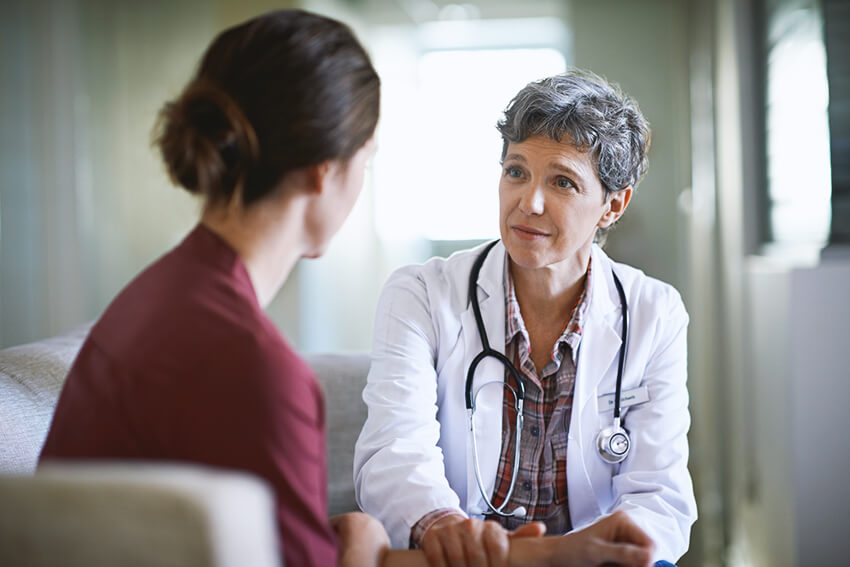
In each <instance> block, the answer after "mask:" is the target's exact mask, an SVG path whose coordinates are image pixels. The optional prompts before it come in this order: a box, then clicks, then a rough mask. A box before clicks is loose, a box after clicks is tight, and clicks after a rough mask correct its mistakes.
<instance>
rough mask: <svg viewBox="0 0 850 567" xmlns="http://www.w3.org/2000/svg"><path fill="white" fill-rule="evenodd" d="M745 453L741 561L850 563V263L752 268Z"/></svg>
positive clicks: (753, 264) (754, 261)
mask: <svg viewBox="0 0 850 567" xmlns="http://www.w3.org/2000/svg"><path fill="white" fill-rule="evenodd" d="M748 275H749V281H750V286H749V299H750V301H749V304H750V310H749V312H748V316H749V319H750V321H752V325H751V334H750V335H749V337H748V339H749V340H748V344H747V347H748V349H747V352H748V358H749V360H748V365H747V367H748V369H749V373H750V379H751V380H752V383H753V389H752V394H751V395H750V396H748V399H746V400H745V405H746V407H747V413H748V420H747V422H746V425H747V428H746V429H745V430H744V431H741V432H740V434H741V435H744V436H748V437H750V439H748V441H747V443H746V445H747V446H748V447H749V448H750V450H751V451H752V452H753V454H752V455H742V458H746V459H748V460H749V471H748V476H749V479H748V481H749V483H750V484H751V486H752V490H750V491H749V494H748V498H747V499H746V500H745V501H744V502H743V503H742V506H741V507H740V516H739V518H738V520H739V526H740V528H741V531H740V533H739V534H738V535H737V537H736V541H735V554H734V557H735V558H736V559H737V560H738V561H740V562H741V563H742V564H752V565H756V566H762V565H764V566H768V565H770V566H779V567H781V566H785V565H788V566H791V565H840V564H843V563H845V562H846V561H847V557H850V538H848V537H847V526H850V490H848V489H847V483H846V476H847V471H848V470H850V443H848V441H847V438H846V435H845V433H844V432H846V431H848V430H850V417H849V416H850V413H848V411H847V400H848V399H850V370H848V367H849V366H848V365H849V364H850V351H848V344H850V343H848V337H850V300H848V298H847V291H848V290H850V258H848V257H847V255H846V254H845V257H844V258H843V259H832V260H830V259H827V260H825V261H823V262H821V263H820V264H819V265H817V266H814V267H809V268H795V267H789V266H787V265H782V264H780V263H778V262H777V261H776V260H771V259H767V258H751V259H750V261H749V263H748Z"/></svg>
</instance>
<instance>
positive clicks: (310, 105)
mask: <svg viewBox="0 0 850 567" xmlns="http://www.w3.org/2000/svg"><path fill="white" fill-rule="evenodd" d="M379 90H380V82H379V79H378V75H377V73H375V70H374V68H373V67H372V64H371V63H370V61H369V57H368V55H367V54H366V52H365V50H364V49H363V47H362V46H361V45H360V44H359V43H358V41H357V39H356V38H355V37H354V35H353V34H352V32H351V30H349V29H348V27H346V26H345V25H343V24H341V23H339V22H337V21H334V20H331V19H329V18H325V17H322V16H318V15H315V14H310V13H307V12H303V11H300V10H284V11H279V12H272V13H269V14H265V15H263V16H259V17H257V18H254V19H252V20H249V21H247V22H245V23H243V24H241V25H238V26H235V27H233V28H230V29H228V30H225V31H224V32H222V33H221V34H220V35H219V36H218V37H217V38H216V39H215V41H213V43H212V45H210V47H209V48H208V49H207V52H206V54H205V55H204V57H203V59H202V60H201V64H200V67H199V69H198V72H197V75H196V76H195V78H194V79H193V80H192V81H190V82H189V84H188V85H187V86H186V88H185V90H184V91H183V93H182V94H181V95H180V97H179V98H178V99H177V100H175V101H173V102H170V103H168V104H166V105H165V107H164V108H163V109H162V111H161V113H160V122H159V125H158V131H157V138H156V143H157V144H158V145H159V148H160V150H161V152H162V157H163V160H164V161H165V164H166V167H167V169H168V173H169V175H170V176H171V178H172V179H173V180H174V181H175V182H176V183H178V184H179V185H181V186H182V187H184V188H185V189H186V190H188V191H189V192H191V193H198V194H202V195H204V196H206V198H207V200H208V202H227V201H229V200H230V198H231V197H232V195H233V194H234V192H235V191H236V190H237V188H238V187H241V191H242V194H241V196H242V203H243V204H244V205H245V206H247V205H250V204H252V203H254V202H256V201H259V200H261V199H262V198H263V197H265V196H266V195H268V194H269V193H271V192H272V191H273V190H274V189H275V188H276V187H277V186H278V184H279V183H280V181H281V179H282V178H283V177H284V176H285V175H286V174H287V173H289V172H291V171H293V170H296V169H299V168H302V167H306V166H311V165H318V164H320V163H323V162H325V161H329V160H347V159H348V158H350V157H351V156H352V155H354V154H355V153H356V151H357V150H358V149H359V148H360V147H361V146H362V145H363V144H364V143H366V142H367V141H368V140H369V138H371V137H372V134H373V133H374V131H375V126H376V124H377V121H378V110H379V96H380V95H379Z"/></svg>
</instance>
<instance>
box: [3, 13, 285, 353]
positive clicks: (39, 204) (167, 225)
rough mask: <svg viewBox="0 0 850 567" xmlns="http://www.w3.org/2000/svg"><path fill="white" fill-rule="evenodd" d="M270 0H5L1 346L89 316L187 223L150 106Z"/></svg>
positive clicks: (190, 216)
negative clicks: (224, 34)
mask: <svg viewBox="0 0 850 567" xmlns="http://www.w3.org/2000/svg"><path fill="white" fill-rule="evenodd" d="M272 5H274V6H277V7H280V5H281V3H279V2H264V1H260V0H255V1H254V2H241V3H240V4H239V5H238V7H237V5H235V4H232V3H228V2H225V1H223V0H222V1H220V2H206V1H202V0H187V1H182V2H168V1H164V0H154V1H150V2H144V3H139V2H131V1H115V2H112V1H106V0H54V1H46V0H36V1H31V2H27V1H10V2H3V4H2V8H0V10H2V17H0V41H2V44H0V47H1V48H0V61H2V64H1V65H0V73H2V75H0V85H2V97H0V118H2V121H0V122H1V123H2V138H0V139H2V149H0V176H2V177H0V346H8V345H11V344H17V343H22V342H25V341H29V340H34V339H36V338H39V337H44V336H48V335H52V334H56V333H60V332H62V331H65V330H67V329H69V328H71V327H73V326H75V325H77V324H79V323H81V322H84V321H87V320H91V319H94V318H96V317H97V316H98V315H99V313H100V312H101V311H102V310H103V309H104V308H105V307H106V305H107V304H108V302H109V300H110V299H111V298H112V297H113V296H114V295H115V293H117V291H118V290H120V289H121V287H123V286H124V285H125V284H126V283H127V281H129V279H130V278H131V277H133V275H135V274H136V273H137V272H138V271H139V270H140V269H141V268H142V267H144V266H145V265H147V264H148V263H149V262H151V261H152V260H153V259H155V258H156V257H157V256H159V255H160V254H162V253H163V252H165V251H166V250H168V249H169V248H171V247H172V246H173V245H174V244H176V243H177V242H178V241H179V240H180V239H181V238H182V236H183V235H184V234H185V233H186V232H187V231H188V230H189V229H190V228H191V226H192V225H193V224H194V223H195V221H196V219H197V216H198V204H197V203H196V202H195V201H194V200H193V199H192V198H190V196H189V195H188V194H185V193H184V192H182V191H181V190H179V189H176V188H174V187H173V186H172V185H171V184H170V182H169V181H168V179H167V177H166V175H165V173H164V171H163V168H162V166H161V164H160V160H159V158H158V156H157V154H156V152H155V151H154V149H153V148H152V147H151V144H150V140H151V133H152V130H153V125H154V121H155V118H156V114H157V111H158V110H159V108H160V107H161V106H162V104H163V103H164V102H165V101H166V100H169V99H170V98H173V97H175V96H176V95H177V94H178V93H179V91H180V89H181V88H182V86H183V85H184V83H185V81H186V80H187V79H188V77H189V76H190V75H191V73H192V71H193V69H194V67H195V65H196V63H197V61H198V59H199V57H200V55H201V53H202V50H203V49H204V48H205V47H206V45H207V44H208V43H209V41H210V40H211V38H212V37H213V36H214V34H215V33H216V32H217V31H218V30H219V29H221V28H222V27H224V26H225V25H228V24H230V23H233V22H235V21H238V20H242V19H244V18H245V17H247V16H249V15H253V14H256V13H258V12H260V11H262V10H265V9H268V8H269V7H271V6H272ZM289 295H290V294H288V293H284V294H283V297H282V300H281V304H286V299H287V297H288V296H289Z"/></svg>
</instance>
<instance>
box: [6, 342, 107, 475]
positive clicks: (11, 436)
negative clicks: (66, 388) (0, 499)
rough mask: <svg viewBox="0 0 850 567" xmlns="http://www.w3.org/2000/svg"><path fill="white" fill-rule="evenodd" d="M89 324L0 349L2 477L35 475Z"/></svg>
mask: <svg viewBox="0 0 850 567" xmlns="http://www.w3.org/2000/svg"><path fill="white" fill-rule="evenodd" d="M89 328H90V325H84V326H82V327H79V328H77V329H75V330H74V331H71V332H70V333H68V334H66V335H62V336H59V337H53V338H50V339H45V340H43V341H38V342H34V343H29V344H25V345H21V346H16V347H10V348H7V349H4V350H0V473H25V474H28V473H32V472H33V471H34V470H35V466H36V464H37V462H38V455H39V453H40V452H41V446H42V444H43V443H44V438H45V437H46V436H47V429H48V428H49V427H50V419H51V418H52V416H53V410H54V409H55V407H56V400H57V399H58V398H59V392H60V391H61V390H62V384H63V382H64V381H65V377H66V376H67V374H68V370H69V369H70V367H71V363H72V362H73V361H74V358H75V357H76V356H77V352H78V351H79V350H80V347H81V346H82V343H83V340H84V339H85V337H86V335H88V331H89Z"/></svg>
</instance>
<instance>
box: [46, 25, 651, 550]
mask: <svg viewBox="0 0 850 567" xmlns="http://www.w3.org/2000/svg"><path fill="white" fill-rule="evenodd" d="M379 88H380V82H379V79H378V76H377V74H376V73H375V70H374V69H373V67H372V65H371V63H370V61H369V58H368V56H367V54H366V52H365V51H364V50H363V48H362V47H361V45H360V44H359V43H358V42H357V40H356V38H355V37H354V36H353V35H352V33H351V31H350V30H349V29H348V28H347V27H346V26H344V25H343V24H341V23H339V22H336V21H334V20H330V19H328V18H324V17H321V16H317V15H314V14H309V13H307V12H302V11H279V12H273V13H270V14H266V15H264V16H260V17H257V18H255V19H253V20H250V21H248V22H245V23H243V24H241V25H239V26H236V27H233V28H230V29H228V30H226V31H224V32H223V33H222V34H221V35H219V36H218V37H217V38H216V39H215V40H214V41H213V43H212V45H211V46H210V47H209V48H208V50H207V52H206V54H205V55H204V57H203V59H202V61H201V64H200V67H199V69H198V72H197V75H196V76H195V77H194V78H193V79H192V80H191V81H190V82H189V84H188V85H187V86H186V88H185V90H184V91H183V93H182V94H181V96H180V97H179V98H178V99H177V100H175V101H174V102H171V103H169V104H167V105H166V106H165V107H164V108H163V110H162V113H161V117H160V123H159V127H158V131H157V138H156V143H157V145H158V146H159V148H160V150H161V153H162V157H163V160H164V161H165V164H166V167H167V169H168V172H169V174H170V176H171V178H172V179H173V180H174V181H175V182H176V183H177V184H179V185H180V186H182V187H183V188H184V189H186V190H187V191H189V192H191V193H194V194H198V195H200V196H201V197H202V198H203V199H204V207H203V212H202V214H201V219H200V222H199V223H198V225H197V226H196V227H195V228H194V230H192V232H191V233H190V234H189V235H188V236H187V237H186V238H185V240H183V242H182V243H181V244H179V245H178V246H177V247H176V248H174V249H173V250H172V251H171V252H169V253H167V254H166V255H165V256H163V257H162V258H160V259H159V260H157V261H156V262H154V263H153V264H152V265H151V266H149V267H148V268H147V269H145V270H144V271H143V272H142V273H141V274H139V275H138V276H137V277H136V278H135V280H133V281H132V282H131V283H130V284H129V285H128V286H127V287H126V288H125V289H124V290H123V291H122V292H121V293H120V294H119V295H118V297H116V298H115V300H114V301H113V302H112V304H111V305H110V306H109V307H108V308H107V310H106V311H105V312H104V314H103V315H102V317H101V318H100V320H99V321H98V322H97V323H96V324H95V325H94V327H93V328H92V330H91V333H90V335H89V336H88V338H87V339H86V341H85V343H84V344H83V346H82V349H81V350H80V353H79V355H78V357H77V359H76V361H75V362H74V364H73V366H72V368H71V371H70V374H69V375H68V378H67V380H66V382H65V385H64V388H63V390H62V394H61V396H60V398H59V402H58V405H57V407H56V412H55V414H54V417H53V422H52V424H51V427H50V431H49V433H48V436H47V440H46V442H45V445H44V448H43V450H42V453H41V459H42V460H48V459H56V458H74V459H80V458H118V459H144V460H168V461H186V462H192V463H200V464H204V465H210V466H215V467H222V468H229V469H237V470H243V471H247V472H249V473H252V474H255V475H256V476H258V477H261V478H263V479H265V480H266V481H267V482H268V483H269V484H270V485H271V487H272V488H273V490H274V493H275V497H276V502H277V521H278V526H279V538H280V542H281V545H282V551H283V557H284V560H285V563H286V564H287V565H291V566H300V565H316V566H328V565H335V564H339V565H375V564H380V565H417V564H419V565H424V564H425V556H424V554H422V552H420V551H408V550H399V551H390V550H388V547H389V539H388V537H387V534H386V532H385V531H384V528H383V527H382V526H381V525H380V524H379V523H378V522H377V521H376V520H374V519H372V518H370V517H369V516H367V515H365V514H361V513H353V514H345V515H342V516H338V517H334V518H331V519H328V517H327V487H326V476H327V474H326V463H325V441H324V415H323V401H322V393H321V390H320V388H319V385H318V383H317V382H316V379H315V377H314V375H313V373H312V371H311V370H310V368H309V367H308V366H307V364H306V363H305V362H304V361H303V360H302V359H301V358H300V357H299V356H298V355H297V354H296V353H295V352H294V350H293V349H292V347H291V346H290V345H289V344H288V343H287V342H286V340H285V339H284V338H283V337H281V335H280V334H279V332H278V330H277V328H276V327H275V325H274V324H273V323H272V322H271V321H270V320H269V319H268V317H267V316H266V315H265V313H264V312H263V308H264V307H265V306H266V305H268V304H269V302H270V301H271V300H272V298H273V297H274V296H275V294H276V293H277V291H278V290H279V289H280V287H281V285H282V284H283V283H284V281H285V280H286V278H287V276H288V274H289V273H290V271H291V270H292V267H293V266H294V264H295V262H296V261H297V260H298V259H299V258H302V257H315V256H319V255H321V254H322V252H323V251H324V249H325V247H326V246H327V243H328V241H329V240H330V238H331V237H332V236H333V234H334V233H335V232H336V231H337V230H338V229H339V227H340V226H341V224H342V222H343V221H344V219H345V217H346V216H347V215H348V213H349V212H350V211H351V208H352V206H353V205H354V202H355V200H356V198H357V196H358V194H359V192H360V189H361V187H362V184H363V176H364V168H365V166H366V163H367V161H368V159H369V158H370V156H371V155H372V153H373V151H374V142H373V136H374V132H375V126H376V123H377V121H378V110H379ZM603 528H604V529H603V530H599V529H597V530H595V531H590V532H587V533H586V534H584V535H583V536H582V537H583V539H582V538H578V537H577V538H575V539H574V540H570V541H569V542H566V543H560V544H558V545H554V544H553V545H549V546H541V545H539V544H540V543H541V542H542V541H543V540H542V539H541V538H525V539H524V540H523V541H522V543H521V544H517V545H512V546H511V549H510V560H511V564H514V565H530V564H536V565H549V564H552V565H554V564H556V563H555V562H554V558H555V557H560V558H561V559H564V558H565V557H568V556H567V555H564V551H565V550H566V551H568V552H569V553H571V554H572V555H569V557H573V558H584V557H589V555H588V553H585V552H584V551H583V550H584V549H590V550H592V551H594V552H595V553H597V555H599V551H598V550H599V544H605V545H607V546H608V548H606V549H607V550H608V555H606V556H605V557H612V555H610V553H611V550H612V549H613V550H614V551H617V552H618V553H629V552H631V553H638V554H640V553H641V552H642V551H644V549H643V547H641V541H643V540H641V537H642V534H641V533H640V532H639V530H637V531H635V530H636V528H634V526H633V525H632V524H629V523H628V522H624V521H623V520H622V518H621V519H617V518H614V519H612V520H611V521H610V522H609V523H608V524H606V525H605V526H603ZM606 530H607V531H606ZM529 533H539V529H537V528H532V529H531V530H529ZM613 541H621V542H634V543H635V544H636V545H631V544H630V543H617V544H614V543H607V542H613ZM589 544H593V545H589ZM609 548H610V549H609ZM506 553H507V552H506ZM600 557H601V556H600ZM618 557H619V556H618ZM564 560H565V559H564Z"/></svg>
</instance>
